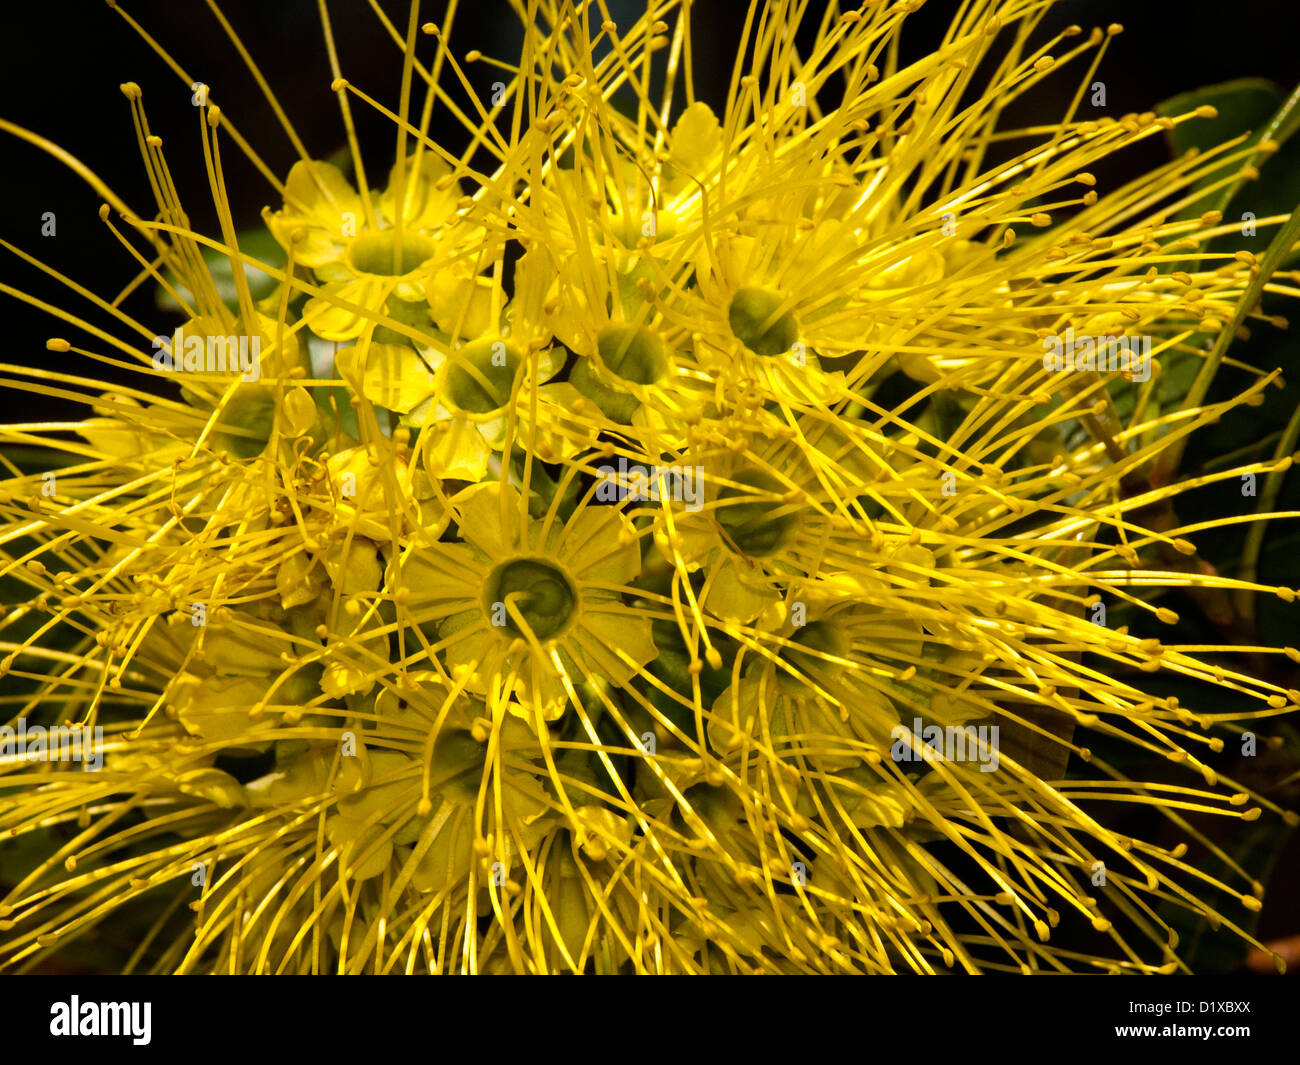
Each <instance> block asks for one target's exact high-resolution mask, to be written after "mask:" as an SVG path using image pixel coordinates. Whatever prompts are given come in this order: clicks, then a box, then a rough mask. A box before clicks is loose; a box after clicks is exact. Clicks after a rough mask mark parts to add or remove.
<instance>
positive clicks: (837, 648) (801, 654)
mask: <svg viewBox="0 0 1300 1065" xmlns="http://www.w3.org/2000/svg"><path fill="white" fill-rule="evenodd" d="M790 641H791V642H792V643H797V644H799V645H800V646H801V647H806V648H808V650H809V651H818V652H821V654H809V653H808V652H807V651H801V650H796V649H795V648H793V647H790V648H787V649H786V654H787V657H788V658H789V660H790V664H791V665H792V666H794V667H795V669H797V670H799V672H800V673H803V674H805V675H806V676H810V677H815V676H817V675H818V674H819V673H825V672H826V671H827V670H838V669H839V668H840V667H839V666H837V665H836V664H835V663H834V662H828V661H827V660H826V659H825V658H823V657H821V655H830V656H832V657H834V658H847V657H848V654H849V649H850V648H849V638H848V636H847V635H846V634H845V633H844V630H842V629H841V628H840V627H839V626H838V625H836V624H835V623H834V622H830V621H810V622H809V623H808V624H807V625H804V626H802V627H800V628H797V629H795V630H794V632H793V633H792V634H791V636H790ZM786 677H787V678H789V679H791V680H793V679H794V678H793V677H789V674H786Z"/></svg>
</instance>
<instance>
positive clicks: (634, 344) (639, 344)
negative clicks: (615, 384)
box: [597, 325, 668, 385]
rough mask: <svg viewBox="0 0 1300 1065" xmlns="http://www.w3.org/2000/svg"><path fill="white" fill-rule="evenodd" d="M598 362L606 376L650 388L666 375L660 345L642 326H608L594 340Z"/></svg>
mask: <svg viewBox="0 0 1300 1065" xmlns="http://www.w3.org/2000/svg"><path fill="white" fill-rule="evenodd" d="M597 347H598V349H599V351H600V359H601V362H603V363H604V364H605V368H606V369H608V370H609V372H610V373H612V374H615V375H617V376H618V377H621V378H623V380H625V381H633V382H635V383H636V384H638V385H650V384H654V382H656V381H658V380H659V379H660V378H661V377H663V376H664V374H666V373H667V372H668V353H667V352H666V351H665V350H664V342H663V341H662V340H660V339H659V337H658V336H657V335H656V334H655V333H653V332H651V331H650V330H649V329H647V328H646V327H645V326H642V325H612V326H610V327H609V328H608V329H604V330H602V331H601V334H600V337H599V338H598V339H597Z"/></svg>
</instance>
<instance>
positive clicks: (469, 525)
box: [401, 483, 656, 721]
mask: <svg viewBox="0 0 1300 1065" xmlns="http://www.w3.org/2000/svg"><path fill="white" fill-rule="evenodd" d="M451 502H452V507H453V511H454V513H455V516H456V517H455V520H456V522H457V524H458V525H459V528H460V531H461V535H462V536H463V537H464V541H465V542H464V543H463V544H437V545H435V546H434V547H432V548H431V549H429V550H428V551H425V552H421V553H420V554H419V555H416V556H412V557H411V558H409V559H407V560H406V561H405V563H404V565H403V567H402V571H401V581H402V587H403V588H404V589H405V590H406V593H407V595H408V596H409V600H408V602H409V606H410V610H411V612H412V615H413V616H414V617H415V618H416V619H417V620H418V621H419V622H421V623H422V624H429V623H436V624H437V627H438V633H439V636H440V637H441V645H443V646H445V648H446V653H447V666H448V669H449V670H450V671H451V672H452V673H453V674H458V673H463V674H464V677H465V684H466V687H467V688H468V690H470V691H473V692H478V693H481V694H487V693H489V692H490V693H491V694H492V695H493V697H494V698H496V699H507V698H510V697H512V696H513V697H514V698H516V699H517V700H518V701H519V703H520V704H521V706H522V707H523V711H524V712H526V713H527V714H528V715H530V716H531V715H534V714H539V715H540V716H541V718H542V719H544V720H547V721H553V720H555V719H557V718H559V717H560V716H561V715H562V714H563V713H564V712H565V708H566V706H568V705H569V704H570V702H571V701H572V700H573V699H575V698H577V687H578V686H579V685H581V684H582V683H584V682H585V681H586V680H587V679H588V678H592V677H597V678H603V679H604V680H608V681H610V682H612V683H614V684H616V685H622V684H625V683H627V682H628V681H629V680H630V679H631V678H632V677H634V676H635V675H636V674H637V673H638V672H639V671H640V670H641V669H642V668H643V667H644V666H645V664H646V663H647V662H649V661H650V660H651V659H652V658H653V657H654V656H655V653H656V652H655V645H654V642H653V640H652V639H651V637H650V621H649V619H648V618H645V617H642V616H638V615H637V613H636V612H634V611H632V610H630V609H629V608H628V607H627V606H626V605H625V604H624V603H623V601H622V599H621V597H620V593H621V592H623V591H625V590H626V589H627V588H628V586H629V585H630V584H631V582H632V581H633V580H634V579H635V578H636V577H637V575H638V574H639V573H640V572H641V550H640V543H639V539H638V537H637V535H636V532H635V530H634V529H633V528H632V525H631V523H630V522H629V521H628V520H627V519H626V518H625V517H623V516H622V515H621V514H620V513H619V512H618V511H617V510H614V509H612V508H607V507H599V506H588V507H585V508H580V509H578V510H577V511H575V512H574V514H573V516H572V517H570V518H569V519H568V520H567V521H565V522H563V523H561V522H559V521H557V520H556V519H555V515H554V514H553V513H552V514H548V515H547V516H546V517H544V518H543V519H542V520H541V521H536V520H534V519H533V518H531V517H530V516H529V515H528V512H527V509H526V508H524V509H522V510H521V505H520V504H521V502H523V497H521V496H520V494H519V493H518V492H516V491H515V490H514V489H512V488H509V487H508V486H504V485H501V484H499V483H488V484H482V485H475V486H472V487H470V488H467V489H465V490H464V491H463V492H461V493H460V494H459V495H457V496H455V497H454V498H453V499H452V501H451ZM502 682H504V683H502Z"/></svg>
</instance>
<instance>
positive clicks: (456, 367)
mask: <svg viewBox="0 0 1300 1065" xmlns="http://www.w3.org/2000/svg"><path fill="white" fill-rule="evenodd" d="M454 358H455V363H454V364H453V365H452V367H451V368H450V369H449V370H448V371H447V396H448V398H449V399H450V400H451V402H452V403H453V404H454V405H455V406H457V407H459V408H460V409H461V410H463V411H468V412H469V413H470V414H491V413H492V412H493V411H498V410H500V409H501V408H502V407H504V406H505V405H506V404H507V403H509V402H510V390H511V389H512V388H513V387H514V383H515V374H516V372H518V370H519V365H520V363H521V362H522V361H523V360H522V359H521V358H520V356H519V353H518V352H516V351H513V350H511V349H510V348H508V347H506V344H505V341H503V340H476V341H474V343H472V344H466V345H465V346H464V347H463V348H461V349H460V351H458V352H457V353H456V354H455V356H454Z"/></svg>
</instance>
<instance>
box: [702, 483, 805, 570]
mask: <svg viewBox="0 0 1300 1065" xmlns="http://www.w3.org/2000/svg"><path fill="white" fill-rule="evenodd" d="M730 479H731V480H732V481H735V482H736V484H735V485H734V486H733V485H728V486H726V487H725V488H722V489H720V490H719V492H718V502H719V504H720V505H719V506H718V508H717V509H716V510H715V511H714V517H715V518H716V519H717V522H718V524H719V525H721V526H722V529H723V532H725V533H726V534H727V539H728V540H729V541H730V543H731V544H732V545H733V546H734V547H735V548H737V549H738V550H739V551H740V552H741V553H742V554H745V555H748V556H750V557H753V558H762V557H763V556H764V555H770V554H773V553H774V552H776V551H779V550H780V549H781V548H783V547H785V546H786V544H788V543H789V542H790V541H791V540H793V539H794V536H795V533H797V532H798V530H799V508H796V507H795V506H793V505H792V504H789V503H786V502H783V501H782V500H780V499H755V498H754V494H755V492H759V493H765V494H766V493H772V494H775V495H778V496H784V495H785V493H786V487H785V485H783V484H782V483H781V482H780V481H778V480H777V479H776V478H775V477H773V476H772V475H771V474H769V473H764V472H762V471H761V470H742V471H741V472H739V473H735V474H732V476H731V478H730ZM742 486H743V487H742ZM745 488H750V489H753V490H754V491H753V492H750V491H746V490H745ZM731 499H740V500H748V502H739V503H729V502H727V500H731Z"/></svg>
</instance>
